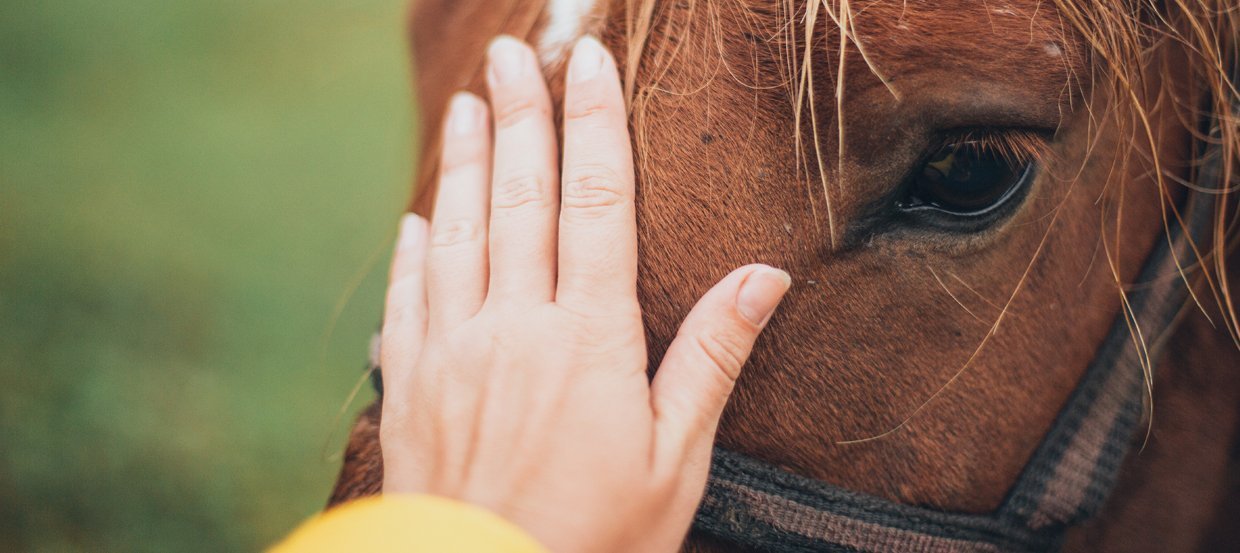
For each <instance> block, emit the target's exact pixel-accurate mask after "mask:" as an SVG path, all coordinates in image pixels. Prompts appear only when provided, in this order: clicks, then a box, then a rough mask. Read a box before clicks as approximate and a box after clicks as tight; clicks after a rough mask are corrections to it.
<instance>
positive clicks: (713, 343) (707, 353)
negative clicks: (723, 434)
mask: <svg viewBox="0 0 1240 553" xmlns="http://www.w3.org/2000/svg"><path fill="white" fill-rule="evenodd" d="M791 284H792V280H791V278H789V276H788V273H785V272H783V271H781V270H779V269H775V268H773V267H768V266H766V265H747V266H745V267H741V268H740V269H737V270H735V271H732V273H731V274H729V275H728V276H726V277H724V278H723V280H721V281H719V283H718V284H716V285H715V286H714V287H713V288H711V289H710V291H708V292H706V295H704V296H702V299H700V300H698V303H697V305H696V306H694V307H693V310H692V311H690V312H689V316H688V317H686V318H685V321H684V322H683V323H681V326H680V331H679V332H678V333H677V334H676V338H675V339H674V340H673V341H672V344H671V346H669V347H668V349H667V354H666V355H664V356H663V363H662V364H661V365H660V366H659V370H658V372H657V373H655V377H654V382H653V383H651V403H652V406H653V408H654V413H655V421H656V440H657V441H656V443H660V444H662V445H661V446H660V447H671V448H673V449H679V450H681V454H685V453H689V451H685V448H687V449H688V450H690V451H691V450H704V453H707V454H708V453H709V451H710V446H711V445H712V444H713V443H714V436H715V429H716V427H718V425H719V417H720V416H721V415H722V414H723V407H724V405H725V404H726V403H727V401H728V396H730V395H731V393H732V387H733V385H734V384H735V382H736V378H737V377H738V376H740V372H741V366H742V365H744V364H745V361H746V360H747V359H749V352H750V351H751V350H752V349H753V343H754V340H756V339H757V338H758V333H760V332H761V331H762V328H763V327H764V326H766V322H767V321H768V320H769V319H770V318H771V314H772V313H774V311H775V307H776V306H777V305H779V302H780V300H781V299H782V298H783V296H784V293H785V292H787V291H788V287H789V286H790V285H791Z"/></svg>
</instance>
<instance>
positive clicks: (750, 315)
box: [736, 267, 792, 326]
mask: <svg viewBox="0 0 1240 553" xmlns="http://www.w3.org/2000/svg"><path fill="white" fill-rule="evenodd" d="M790 286H792V277H790V276H788V273H785V272H783V271H781V270H779V269H776V268H774V267H762V268H760V269H758V270H756V271H754V272H752V273H750V274H749V276H747V277H745V282H742V283H741V291H740V292H738V293H737V294H736V310H737V311H740V313H741V316H743V317H745V319H746V320H748V321H749V322H751V323H753V324H755V325H758V326H762V325H765V324H766V321H767V320H768V319H770V318H771V314H772V313H774V312H775V307H777V306H778V305H779V301H780V300H781V299H783V297H784V293H785V292H787V291H788V288H789V287H790Z"/></svg>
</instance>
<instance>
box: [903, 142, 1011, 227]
mask: <svg viewBox="0 0 1240 553" xmlns="http://www.w3.org/2000/svg"><path fill="white" fill-rule="evenodd" d="M1032 165H1033V164H1032V163H1031V162H1029V161H1018V160H1013V159H1009V156H1006V155H1004V154H1003V153H1001V152H998V151H996V149H994V148H991V147H988V146H987V145H986V144H985V143H983V142H981V141H966V142H957V143H953V144H947V145H946V146H943V147H942V148H940V149H939V150H938V151H937V152H935V153H934V155H932V156H931V157H930V159H929V160H928V161H926V162H925V163H924V164H923V165H922V166H921V167H920V169H919V170H918V171H917V172H916V173H914V175H913V179H912V182H910V183H909V185H908V186H907V187H906V188H905V193H904V194H903V196H902V197H901V198H900V199H899V200H898V201H897V202H896V207H898V208H899V209H901V210H906V211H914V210H933V211H938V212H943V213H947V214H951V215H956V216H965V217H976V216H981V215H986V214H988V213H991V212H993V211H994V210H995V209H996V208H998V207H999V206H1001V205H1003V204H1004V203H1006V202H1007V200H1008V199H1010V198H1011V197H1012V196H1014V195H1015V192H1016V191H1017V190H1019V189H1020V188H1022V187H1023V185H1024V184H1025V181H1026V180H1028V178H1029V175H1030V173H1032V171H1031V168H1032Z"/></svg>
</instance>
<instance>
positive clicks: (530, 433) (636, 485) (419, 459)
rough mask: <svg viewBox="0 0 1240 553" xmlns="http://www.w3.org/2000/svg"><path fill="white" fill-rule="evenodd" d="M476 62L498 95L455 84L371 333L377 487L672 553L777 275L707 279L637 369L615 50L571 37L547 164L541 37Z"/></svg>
mask: <svg viewBox="0 0 1240 553" xmlns="http://www.w3.org/2000/svg"><path fill="white" fill-rule="evenodd" d="M489 59H490V63H489V69H488V75H487V83H488V86H489V88H490V95H491V99H492V102H493V104H494V105H493V109H489V108H488V106H487V105H486V103H484V102H483V101H482V100H481V99H479V98H477V97H476V96H472V95H469V94H465V93H461V94H458V95H457V96H456V97H455V98H454V99H453V101H452V104H451V107H450V112H449V115H448V117H447V120H446V123H445V127H444V141H443V144H444V145H443V158H442V160H441V174H440V177H439V192H438V194H439V195H438V197H437V198H436V204H435V211H434V218H433V219H434V220H433V222H432V223H431V224H430V225H429V228H427V223H426V222H425V221H424V220H423V219H421V218H419V217H417V216H414V215H409V216H406V218H405V220H404V221H403V223H402V229H401V233H400V239H399V244H398V248H397V252H396V256H395V259H394V261H393V265H392V274H391V285H390V287H389V289H388V297H387V307H386V314H385V316H384V324H383V336H382V347H381V351H382V366H383V380H384V384H385V386H384V388H385V396H384V399H383V418H382V421H383V422H382V427H381V434H380V435H381V444H382V448H383V462H384V473H385V474H384V491H385V492H386V493H425V494H434V495H439V496H445V497H449V498H454V499H458V500H461V501H465V502H469V503H473V504H476V505H480V506H482V507H484V508H487V509H489V510H491V511H493V512H495V513H497V514H499V515H500V516H502V517H504V518H506V519H508V520H510V521H512V522H514V523H516V524H517V525H519V526H521V527H522V528H524V529H525V530H526V531H528V532H529V533H530V534H531V535H533V536H534V537H535V538H536V539H538V540H539V541H541V542H542V543H543V544H544V545H546V546H547V547H548V548H549V549H551V550H552V551H556V552H564V553H569V552H572V553H576V552H585V551H643V552H647V551H649V552H657V551H666V552H672V551H676V550H677V549H678V548H679V547H680V543H681V541H682V540H683V539H684V536H685V534H686V532H687V531H688V528H689V525H690V523H691V522H692V519H693V514H694V512H695V510H696V509H697V506H698V503H699V502H700V501H701V499H702V495H703V493H704V489H705V485H706V477H707V472H708V468H709V465H710V453H711V447H712V444H713V441H714V436H715V429H716V426H717V425H718V421H719V417H720V414H721V413H722V411H723V406H724V403H725V402H726V401H727V398H728V396H729V394H730V393H731V391H732V386H733V383H734V381H735V380H736V378H737V376H738V375H739V373H740V370H741V366H742V365H743V364H744V362H745V360H746V359H747V358H748V356H749V352H750V349H751V347H752V346H753V342H754V340H755V339H756V338H757V335H758V333H759V332H760V331H761V329H762V327H763V326H764V325H765V324H766V321H767V319H769V318H770V314H771V313H772V312H773V311H774V309H775V307H776V305H777V304H778V303H779V301H780V299H781V298H782V297H783V294H784V292H786V291H787V289H788V286H789V282H790V281H789V278H788V275H787V274H786V273H784V272H783V271H779V270H777V269H773V268H770V267H767V266H764V265H750V266H746V267H742V268H740V269H737V270H736V271H734V272H732V273H731V274H730V275H728V276H727V277H725V278H724V279H723V280H722V281H720V282H719V283H718V284H716V285H715V286H714V288H712V289H711V290H710V291H709V292H707V293H706V295H705V296H703V297H702V299H701V300H700V301H699V302H698V304H697V306H696V307H694V309H693V310H692V311H691V312H690V313H689V314H688V317H687V318H686V319H685V321H684V323H683V325H682V327H681V329H680V332H679V334H678V335H677V337H676V339H675V341H674V342H673V343H672V345H671V347H670V348H669V349H668V351H667V354H666V355H665V356H664V359H663V361H662V364H661V365H660V366H659V369H658V371H657V374H656V377H655V378H654V381H653V383H651V382H650V381H649V380H648V379H647V374H646V369H647V352H646V345H645V340H644V336H643V330H642V323H641V314H640V311H639V307H638V303H637V294H636V281H637V231H636V222H635V218H636V216H635V212H634V195H633V194H634V192H633V187H634V184H633V178H634V177H633V159H632V153H631V151H630V141H629V135H628V125H627V122H626V114H625V108H624V103H623V100H622V98H621V88H620V82H619V78H618V76H617V71H616V66H615V61H614V60H613V59H612V58H611V56H610V55H609V54H608V53H607V52H606V50H605V49H604V48H603V47H602V46H601V45H600V44H599V43H598V42H597V41H596V40H594V39H592V38H586V39H583V40H582V41H580V42H579V43H578V44H577V46H576V47H575V48H574V51H573V57H572V60H571V62H570V66H569V70H568V76H567V80H568V83H567V90H566V98H565V103H564V112H565V117H564V119H565V122H564V136H565V146H564V165H563V171H562V172H561V171H558V170H557V169H558V167H557V165H558V163H557V153H558V150H557V148H556V132H555V128H554V123H553V121H552V116H551V114H552V105H551V100H550V96H549V94H548V92H547V88H546V85H545V83H544V81H543V78H542V74H541V72H540V71H539V67H538V65H537V62H536V58H535V55H534V52H533V51H532V50H531V49H530V48H529V47H528V46H526V45H525V44H523V43H521V42H519V41H517V40H515V39H512V38H508V37H501V38H499V39H497V40H496V41H494V42H493V44H492V46H491V48H490V52H489ZM492 112H493V113H492ZM492 124H493V125H494V127H495V132H494V140H493V141H492V139H491V132H490V126H491V125H492Z"/></svg>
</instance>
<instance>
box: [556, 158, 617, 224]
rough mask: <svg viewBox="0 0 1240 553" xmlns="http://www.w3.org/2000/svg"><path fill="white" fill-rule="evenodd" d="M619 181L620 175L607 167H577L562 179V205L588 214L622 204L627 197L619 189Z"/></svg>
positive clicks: (608, 209) (609, 209)
mask: <svg viewBox="0 0 1240 553" xmlns="http://www.w3.org/2000/svg"><path fill="white" fill-rule="evenodd" d="M621 182H623V180H622V179H621V177H620V175H619V174H617V173H616V171H615V170H613V169H610V168H608V167H602V166H590V167H578V168H576V169H574V170H573V171H572V173H571V174H569V175H568V177H567V178H566V179H565V180H564V199H563V204H564V207H565V208H566V209H569V210H573V211H577V212H579V213H581V214H590V213H599V212H607V211H611V210H612V209H614V208H616V207H620V206H623V205H625V204H626V203H628V202H629V198H628V197H627V196H626V195H625V194H624V193H623V192H621V191H620V183H621Z"/></svg>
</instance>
